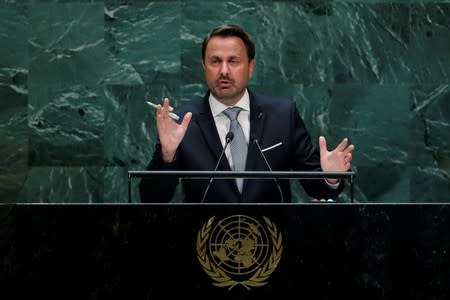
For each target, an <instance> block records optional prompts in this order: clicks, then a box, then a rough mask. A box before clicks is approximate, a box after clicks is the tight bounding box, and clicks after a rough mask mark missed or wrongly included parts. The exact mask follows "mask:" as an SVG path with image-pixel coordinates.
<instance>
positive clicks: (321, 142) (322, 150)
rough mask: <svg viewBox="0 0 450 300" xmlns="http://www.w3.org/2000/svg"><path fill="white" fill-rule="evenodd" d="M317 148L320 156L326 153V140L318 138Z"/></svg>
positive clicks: (321, 137)
mask: <svg viewBox="0 0 450 300" xmlns="http://www.w3.org/2000/svg"><path fill="white" fill-rule="evenodd" d="M319 147H320V154H321V155H322V154H323V153H325V152H326V151H328V148H327V140H326V139H325V137H324V136H320V137H319Z"/></svg>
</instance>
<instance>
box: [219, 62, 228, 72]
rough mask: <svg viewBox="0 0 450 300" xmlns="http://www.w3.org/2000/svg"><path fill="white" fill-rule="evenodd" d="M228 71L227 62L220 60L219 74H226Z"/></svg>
mask: <svg viewBox="0 0 450 300" xmlns="http://www.w3.org/2000/svg"><path fill="white" fill-rule="evenodd" d="M228 71H229V68H228V63H227V62H226V61H224V62H222V64H221V65H220V74H222V75H226V74H228Z"/></svg>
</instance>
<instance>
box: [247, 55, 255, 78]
mask: <svg viewBox="0 0 450 300" xmlns="http://www.w3.org/2000/svg"><path fill="white" fill-rule="evenodd" d="M255 65H256V60H255V59H252V60H251V61H250V62H249V72H248V77H249V79H250V78H252V76H253V68H254V67H255Z"/></svg>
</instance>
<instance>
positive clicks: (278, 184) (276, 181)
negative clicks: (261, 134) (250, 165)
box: [253, 139, 284, 203]
mask: <svg viewBox="0 0 450 300" xmlns="http://www.w3.org/2000/svg"><path fill="white" fill-rule="evenodd" d="M253 143H254V144H255V145H256V147H257V148H258V151H259V153H260V154H261V156H262V158H263V159H264V162H265V163H266V166H267V168H268V169H269V171H270V172H272V168H271V167H270V165H269V162H268V161H267V159H266V156H265V155H264V152H263V151H262V150H261V147H260V146H259V143H258V140H257V139H253ZM273 181H275V183H276V184H277V188H278V191H279V192H280V200H281V203H284V197H283V191H282V190H281V187H280V183H279V182H278V179H277V178H273Z"/></svg>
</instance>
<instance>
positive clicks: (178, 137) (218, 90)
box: [139, 24, 354, 203]
mask: <svg viewBox="0 0 450 300" xmlns="http://www.w3.org/2000/svg"><path fill="white" fill-rule="evenodd" d="M202 59H203V70H204V73H205V79H206V83H207V85H208V88H209V91H208V92H207V94H206V95H205V97H204V98H203V99H200V100H197V101H192V102H190V103H188V104H186V105H184V106H183V107H180V108H178V109H177V110H176V111H175V112H176V113H177V114H178V115H179V116H181V120H180V121H178V122H176V121H174V120H173V119H172V118H170V116H169V113H172V112H173V108H172V107H171V106H170V104H169V99H167V98H166V99H164V100H163V104H162V106H161V105H158V106H157V108H156V124H157V130H158V136H159V141H158V143H157V144H156V149H155V152H154V155H153V158H152V160H151V162H150V164H149V166H148V168H147V169H148V170H193V171H213V170H214V169H215V167H216V165H217V164H218V169H217V170H222V171H231V170H236V171H239V170H247V171H268V170H269V166H270V168H271V169H272V170H273V171H289V170H296V171H321V170H322V171H326V172H342V171H347V170H349V169H350V167H351V160H352V152H353V150H354V146H353V145H348V140H347V139H346V138H345V139H343V141H342V142H341V143H340V144H339V145H338V146H337V148H336V149H334V150H333V151H328V150H327V145H326V140H325V138H324V137H320V138H319V144H320V151H319V150H318V149H317V148H316V146H315V145H314V144H313V143H312V141H311V138H310V135H309V133H308V131H307V129H306V128H305V125H304V122H303V120H302V119H301V117H300V115H299V113H298V111H297V108H296V105H295V102H294V101H289V100H286V99H277V98H272V97H266V96H259V95H255V94H253V93H252V92H251V91H249V89H248V88H247V84H248V81H249V80H250V78H251V77H252V75H253V70H254V67H255V63H256V61H255V46H254V44H253V41H252V39H251V37H250V35H249V34H248V33H246V32H245V31H244V30H243V29H242V28H240V27H239V26H237V25H233V24H225V25H222V26H219V27H217V28H215V29H214V30H213V31H211V33H209V34H208V35H207V36H206V37H205V39H204V41H203V46H202ZM231 107H238V108H236V109H232V110H234V111H235V112H234V114H237V122H236V121H235V120H234V119H233V118H234V117H233V116H231V115H232V114H233V113H232V112H231V111H230V110H227V108H231ZM230 131H232V132H233V134H232V136H230V134H228V133H229V132H230ZM238 140H239V143H238ZM233 143H234V144H233ZM258 147H259V148H260V149H262V150H263V151H264V153H263V154H261V151H260V149H258ZM224 148H225V149H226V151H225V153H226V158H225V157H223V158H222V159H220V161H219V158H220V155H221V153H222V151H223V149H224ZM236 149H238V150H236ZM245 152H246V153H245ZM239 155H240V156H239ZM263 156H264V157H265V158H266V160H267V163H268V164H269V166H268V164H267V163H266V162H265V160H264V157H263ZM178 181H179V180H178V179H176V178H168V177H162V178H155V179H152V180H145V179H143V180H141V182H140V184H139V191H140V196H141V201H142V202H168V201H170V200H171V198H172V196H173V194H174V192H175V189H176V186H177V184H178ZM300 182H301V184H302V186H303V188H304V189H305V191H306V192H307V193H308V194H309V195H310V196H311V197H312V198H315V199H330V198H336V197H337V196H338V195H339V193H340V192H341V191H342V190H343V187H344V186H343V182H340V181H339V180H337V179H333V178H330V179H326V180H325V179H319V180H301V181H300ZM208 183H210V185H208ZM183 185H184V193H185V199H184V201H185V202H193V203H194V202H215V203H239V202H242V203H265V202H266V203H267V202H270V203H273V202H290V201H291V191H290V185H289V180H279V181H278V182H277V181H275V180H271V179H245V180H242V179H240V180H234V179H215V180H213V181H211V182H210V180H203V179H186V180H183Z"/></svg>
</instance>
